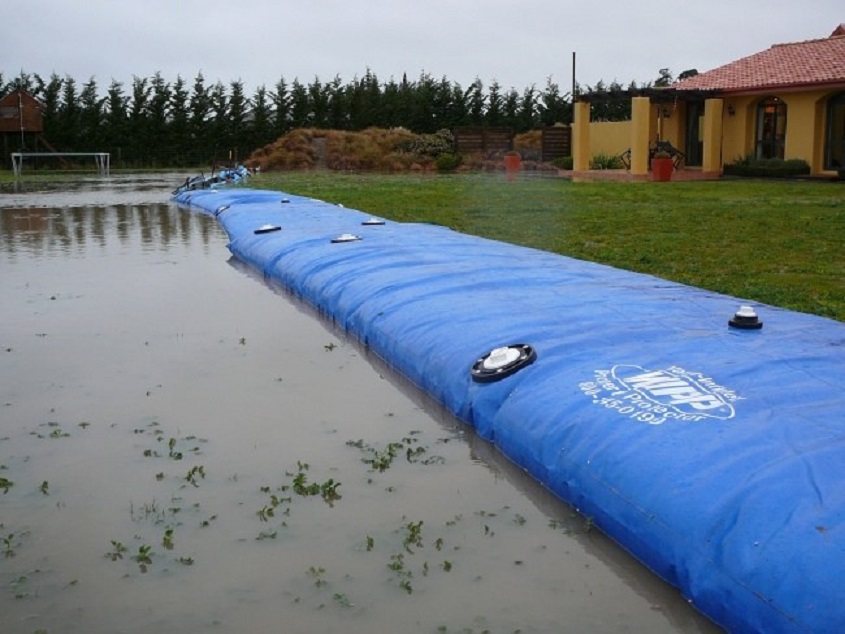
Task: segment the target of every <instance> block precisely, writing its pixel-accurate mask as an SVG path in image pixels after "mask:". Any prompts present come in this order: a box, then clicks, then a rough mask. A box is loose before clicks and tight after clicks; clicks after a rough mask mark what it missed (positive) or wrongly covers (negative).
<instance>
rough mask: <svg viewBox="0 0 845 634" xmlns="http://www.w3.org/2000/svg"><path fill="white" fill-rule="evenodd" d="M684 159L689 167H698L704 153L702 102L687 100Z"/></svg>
mask: <svg viewBox="0 0 845 634" xmlns="http://www.w3.org/2000/svg"><path fill="white" fill-rule="evenodd" d="M686 127H687V129H686V139H685V142H686V154H687V156H686V159H685V160H684V163H685V164H686V165H689V166H691V167H700V166H701V159H702V154H703V153H704V102H703V101H688V102H687V126H686Z"/></svg>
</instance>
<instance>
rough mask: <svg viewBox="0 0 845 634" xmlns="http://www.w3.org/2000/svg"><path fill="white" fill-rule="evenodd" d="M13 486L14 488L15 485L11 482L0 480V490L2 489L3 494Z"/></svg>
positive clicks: (4, 479)
mask: <svg viewBox="0 0 845 634" xmlns="http://www.w3.org/2000/svg"><path fill="white" fill-rule="evenodd" d="M13 486H15V483H14V482H12V481H11V480H9V479H7V478H0V489H3V493H4V494H6V493H8V492H9V489H11V488H12V487H13Z"/></svg>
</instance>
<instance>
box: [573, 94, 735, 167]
mask: <svg viewBox="0 0 845 634" xmlns="http://www.w3.org/2000/svg"><path fill="white" fill-rule="evenodd" d="M621 99H625V100H630V103H631V116H630V119H629V120H626V121H593V120H592V117H591V106H592V105H593V104H594V103H596V102H597V101H602V100H604V101H607V100H617V101H618V100H621ZM724 108H725V105H724V100H723V99H721V98H719V97H716V96H715V95H714V94H713V93H712V92H710V91H678V90H674V89H671V88H656V89H647V90H645V89H644V90H640V91H636V92H631V91H626V92H622V93H617V94H610V93H598V94H597V93H591V94H585V95H581V96H579V97H578V98H577V101H576V103H575V106H574V121H573V126H572V158H573V173H574V174H577V175H581V176H583V177H585V178H587V177H591V178H593V179H594V180H608V179H615V180H625V179H627V180H644V179H647V178H648V177H649V171H650V160H651V158H653V157H654V156H655V154H656V153H657V152H659V151H661V150H664V151H667V152H668V153H669V155H670V156H671V158H672V159H673V162H674V165H675V173H674V175H673V178H677V179H679V180H680V179H684V180H700V179H713V178H718V177H719V176H720V175H721V172H722V150H723V148H722V143H723V138H724V131H723V115H724ZM598 154H604V155H606V156H618V157H620V159H621V160H622V162H623V164H624V166H625V169H624V170H591V169H590V163H591V161H592V159H593V157H594V156H595V155H598ZM596 172H598V173H596ZM605 172H617V174H616V175H615V176H614V175H611V174H610V173H605Z"/></svg>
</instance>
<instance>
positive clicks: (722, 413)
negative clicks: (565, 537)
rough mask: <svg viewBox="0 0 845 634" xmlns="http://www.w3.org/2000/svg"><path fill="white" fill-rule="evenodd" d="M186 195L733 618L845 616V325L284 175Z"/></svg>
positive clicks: (248, 251)
mask: <svg viewBox="0 0 845 634" xmlns="http://www.w3.org/2000/svg"><path fill="white" fill-rule="evenodd" d="M175 201H176V202H178V203H180V204H182V205H186V206H189V207H192V208H195V209H197V210H199V211H202V212H205V213H208V214H212V215H215V216H216V217H217V219H218V221H219V222H220V223H221V225H222V226H223V227H224V229H225V230H226V232H227V233H228V235H229V238H230V243H229V248H230V250H231V251H232V253H233V254H234V255H235V256H236V257H237V258H239V259H241V260H242V261H244V262H246V263H248V264H250V265H251V266H253V267H255V268H256V269H258V270H260V271H262V272H263V273H264V275H266V276H267V277H269V278H272V279H274V280H276V281H278V282H281V283H282V284H283V285H284V286H286V287H288V288H289V289H290V290H291V291H293V292H294V293H295V294H296V295H298V296H300V297H301V298H303V299H305V300H306V301H308V302H309V303H311V304H313V305H314V306H316V307H317V308H318V309H319V310H321V311H323V312H324V313H325V314H326V315H328V316H330V317H331V318H332V319H334V320H335V321H336V323H338V324H339V325H341V326H342V327H343V328H345V329H346V330H347V331H348V332H349V333H351V334H352V335H353V336H355V337H357V338H358V339H359V340H361V341H362V342H363V343H364V344H366V345H367V346H369V347H370V348H371V349H372V350H373V351H375V352H376V353H377V354H378V355H380V356H381V357H382V358H383V359H385V360H386V361H387V362H388V363H389V364H390V365H392V366H393V367H395V368H396V369H397V370H398V371H399V372H401V373H402V374H404V375H405V376H407V377H408V378H410V379H411V380H412V381H413V382H414V383H416V384H417V385H418V386H419V387H420V388H422V389H423V390H425V391H427V392H428V393H430V394H431V395H433V396H434V397H436V398H437V399H438V400H440V401H441V402H442V403H443V404H444V405H445V406H446V407H447V408H449V409H450V410H451V411H452V412H454V413H455V415H456V416H458V417H459V418H461V419H463V420H464V421H466V422H467V423H469V424H471V425H473V426H474V427H475V429H476V430H477V431H478V433H479V434H480V435H481V436H482V437H484V438H486V439H488V440H489V441H491V442H492V443H494V444H495V445H496V446H497V447H498V448H499V449H500V450H501V451H502V452H503V453H504V454H505V455H507V456H508V457H509V458H510V459H511V460H513V461H514V462H515V463H517V464H518V465H520V466H522V467H524V468H525V469H527V470H528V471H529V472H530V473H531V474H533V476H534V477H535V478H536V479H537V480H539V481H540V482H541V483H542V484H544V485H545V486H547V487H548V488H549V489H551V490H552V491H553V492H555V493H556V494H557V495H558V496H559V497H561V498H562V499H563V500H565V501H567V502H569V503H570V504H572V505H573V506H575V507H576V508H577V509H579V510H580V511H581V512H582V513H584V514H585V515H587V516H589V517H592V518H593V522H594V523H595V525H597V526H598V527H600V528H601V529H602V530H603V531H604V532H605V533H607V534H608V535H609V536H611V537H612V538H613V539H615V540H616V541H617V542H618V543H619V544H621V545H622V546H623V547H624V548H626V549H627V550H628V551H630V552H631V553H632V554H633V555H634V556H636V557H637V558H639V559H640V560H641V561H642V562H643V563H644V564H645V565H646V566H648V567H649V568H651V569H652V570H653V571H655V572H656V573H657V574H658V575H660V576H661V577H663V578H664V579H665V580H667V581H668V582H669V583H671V584H673V585H675V586H677V587H678V588H680V590H681V591H682V593H683V594H684V596H686V597H687V598H688V599H689V600H690V601H691V602H692V603H693V604H694V605H695V606H696V607H697V608H698V609H700V610H701V611H702V612H703V613H705V614H706V615H708V616H709V617H710V618H711V619H712V620H714V621H715V622H716V623H718V624H720V625H721V626H723V627H725V628H727V629H728V630H730V631H736V632H765V633H767V634H768V633H773V632H845V601H843V593H842V586H840V585H839V584H840V583H842V580H843V578H845V398H843V396H845V392H844V391H843V385H845V324H843V323H839V322H836V321H832V320H828V319H824V318H820V317H815V316H811V315H806V314H801V313H796V312H791V311H786V310H780V309H777V308H774V307H770V306H760V305H757V306H754V307H753V312H755V313H756V315H757V319H756V322H755V317H754V315H753V314H751V312H749V311H748V310H747V309H740V305H741V304H747V302H740V301H739V300H737V299H736V298H732V297H728V296H725V295H719V294H716V293H711V292H708V291H704V290H701V289H697V288H691V287H688V286H683V285H680V284H675V283H671V282H667V281H665V280H661V279H658V278H655V277H651V276H648V275H641V274H636V273H630V272H626V271H621V270H617V269H613V268H610V267H607V266H602V265H597V264H593V263H587V262H582V261H579V260H574V259H571V258H567V257H562V256H558V255H554V254H551V253H546V252H542V251H537V250H533V249H528V248H523V247H518V246H514V245H510V244H504V243H500V242H495V241H491V240H485V239H481V238H477V237H473V236H467V235H463V234H460V233H457V232H454V231H451V230H448V229H446V228H443V227H438V226H433V225H426V224H403V223H394V222H390V221H387V222H385V223H384V224H362V223H364V222H365V221H367V220H368V218H369V216H368V215H366V214H364V213H361V212H359V211H355V210H350V209H345V208H342V207H338V206H335V205H331V204H328V203H325V202H321V201H317V200H313V199H309V198H301V197H297V196H292V195H287V194H283V193H279V192H268V191H257V190H248V189H235V190H220V191H217V192H214V191H201V192H192V193H183V194H180V195H178V196H176V197H175ZM356 238H358V239H356ZM737 313H739V314H737ZM729 321H733V322H734V325H735V326H740V327H734V326H732V325H729ZM761 323H762V327H759V326H760V324H761ZM755 326H756V327H755ZM499 375H502V376H499Z"/></svg>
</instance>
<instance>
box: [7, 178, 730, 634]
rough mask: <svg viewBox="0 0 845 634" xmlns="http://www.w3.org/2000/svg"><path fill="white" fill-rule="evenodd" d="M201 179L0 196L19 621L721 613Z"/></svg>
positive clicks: (668, 623) (11, 590) (334, 622)
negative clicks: (355, 323)
mask: <svg viewBox="0 0 845 634" xmlns="http://www.w3.org/2000/svg"><path fill="white" fill-rule="evenodd" d="M183 179H184V174H182V175H179V174H173V175H165V176H121V177H115V176H113V177H90V178H88V179H83V180H78V181H75V182H73V183H71V182H68V183H64V184H59V185H56V184H53V185H51V186H50V188H42V187H35V186H31V185H27V184H26V183H24V185H23V186H22V187H17V188H14V189H10V190H7V191H6V192H5V193H0V297H2V303H0V631H2V632H4V633H6V634H17V633H27V634H31V633H34V632H51V633H52V632H63V633H72V632H84V633H86V634H90V633H94V632H127V633H136V632H137V633H140V632H174V633H177V632H178V633H182V632H185V633H193V632H197V633H200V632H203V633H204V632H221V633H242V632H286V633H298V632H303V633H304V632H309V633H310V632H338V633H341V632H342V633H344V634H354V633H358V632H368V633H372V632H431V633H444V632H464V633H481V632H496V633H498V632H526V633H527V632H543V633H545V632H555V633H556V632H613V633H615V632H644V631H646V632H651V633H662V632H702V633H706V632H715V631H717V630H716V628H714V627H713V626H712V625H711V624H710V623H709V622H708V621H707V620H706V619H705V618H703V617H702V616H700V615H699V614H698V613H697V612H696V611H695V610H694V609H693V608H692V607H691V606H690V605H688V604H687V602H686V601H685V600H684V599H683V598H682V597H680V596H679V595H678V593H677V592H676V591H675V590H673V589H672V588H670V587H668V586H667V585H665V584H664V583H662V582H661V581H660V580H659V579H657V578H656V577H655V576H653V575H651V574H650V573H648V572H647V571H645V570H644V569H643V568H642V567H641V566H640V565H639V564H638V563H637V562H636V561H634V560H633V559H632V558H631V557H630V556H628V555H627V554H626V553H625V552H624V551H622V550H621V549H619V548H618V547H616V546H615V545H614V544H612V543H611V542H609V540H607V539H606V538H605V537H604V536H603V535H601V533H599V531H598V530H596V529H594V528H592V526H591V524H590V520H589V518H584V517H580V516H578V515H577V514H575V513H574V512H573V511H572V510H570V509H569V508H567V507H566V506H565V505H563V504H562V503H560V502H559V501H557V500H556V499H555V498H553V497H552V496H550V495H549V494H548V493H547V492H546V491H545V490H544V489H543V488H541V487H540V486H538V485H536V484H535V483H534V482H533V481H531V480H530V479H529V478H528V477H526V476H525V475H524V474H523V473H522V472H521V471H520V470H519V469H516V468H514V467H513V465H511V464H510V463H509V462H508V461H507V460H505V459H503V458H502V457H501V456H500V455H498V454H497V453H496V452H495V451H494V450H493V449H491V447H490V446H489V445H488V444H487V443H485V442H484V441H481V440H479V439H478V438H476V437H475V436H474V435H473V433H472V431H471V430H470V429H469V428H468V427H467V426H465V425H463V424H461V423H460V422H458V421H456V420H455V419H453V418H452V417H450V416H449V415H448V414H447V413H445V412H444V411H442V410H441V409H440V408H438V406H437V405H436V404H435V403H433V402H431V401H430V400H428V399H427V398H426V397H425V396H423V395H421V394H420V393H419V392H418V391H416V390H415V389H414V388H413V387H412V386H409V385H407V384H406V383H405V382H404V381H403V380H402V379H401V378H400V377H398V376H396V375H394V374H393V373H391V372H390V370H389V369H388V368H386V367H384V366H383V364H382V363H380V361H379V360H378V359H376V358H373V357H372V356H371V355H369V354H368V352H367V350H366V349H363V348H362V347H361V346H360V345H359V344H357V343H356V342H355V341H352V340H348V339H347V338H346V337H345V336H344V333H342V332H338V331H337V330H336V329H334V328H333V326H332V325H331V324H330V323H327V322H326V321H325V320H323V319H321V318H320V317H319V316H318V315H316V314H315V313H314V311H312V310H311V309H309V308H308V307H306V306H303V305H302V304H300V303H298V302H297V301H295V300H294V299H293V298H291V297H290V296H288V295H287V294H286V293H285V292H284V291H283V290H282V289H279V288H277V287H275V286H273V285H272V284H269V283H267V282H265V281H264V280H262V279H261V278H260V277H259V276H256V275H255V274H254V273H253V272H251V271H250V270H248V269H245V268H244V267H243V266H241V265H239V264H238V262H237V261H233V260H232V259H231V257H230V255H229V252H228V251H227V249H226V237H225V235H224V233H223V232H222V231H221V230H220V229H219V228H218V227H217V225H216V224H215V222H214V220H213V219H210V218H207V217H205V216H199V215H194V214H191V213H188V212H185V211H182V210H179V209H178V208H176V207H175V206H173V205H171V204H170V203H169V201H168V199H169V194H170V190H171V189H172V187H173V186H174V183H179V182H181V181H182V180H183ZM4 491H5V492H4Z"/></svg>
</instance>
